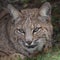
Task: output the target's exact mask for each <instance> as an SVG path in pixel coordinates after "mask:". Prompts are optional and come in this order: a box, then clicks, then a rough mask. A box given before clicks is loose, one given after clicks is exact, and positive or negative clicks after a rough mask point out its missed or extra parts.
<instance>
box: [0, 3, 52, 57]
mask: <svg viewBox="0 0 60 60" xmlns="http://www.w3.org/2000/svg"><path fill="white" fill-rule="evenodd" d="M8 10H9V11H10V14H11V16H12V17H11V18H10V20H8V19H7V20H5V21H4V22H1V24H0V28H1V29H0V32H1V35H0V43H1V44H0V46H1V49H0V50H1V51H2V52H4V53H6V54H7V55H10V54H14V53H16V52H17V53H20V54H22V55H24V56H28V57H32V56H34V55H35V54H36V53H38V52H41V51H42V50H43V51H44V50H46V49H49V48H50V47H52V43H51V42H52V34H53V27H52V24H51V5H50V4H49V3H48V2H47V3H45V4H43V6H42V8H40V9H38V8H33V9H23V10H21V12H19V11H18V10H17V9H15V8H14V7H13V6H12V5H10V4H9V5H8ZM2 55H3V54H2Z"/></svg>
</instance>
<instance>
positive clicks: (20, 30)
mask: <svg viewBox="0 0 60 60" xmlns="http://www.w3.org/2000/svg"><path fill="white" fill-rule="evenodd" d="M17 31H18V32H19V33H24V34H25V31H24V30H23V29H17Z"/></svg>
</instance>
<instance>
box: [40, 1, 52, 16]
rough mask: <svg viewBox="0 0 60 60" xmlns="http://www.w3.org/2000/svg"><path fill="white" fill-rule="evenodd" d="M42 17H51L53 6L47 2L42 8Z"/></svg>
mask: <svg viewBox="0 0 60 60" xmlns="http://www.w3.org/2000/svg"><path fill="white" fill-rule="evenodd" d="M40 15H41V16H50V15H51V5H50V3H49V2H46V3H44V4H43V5H42V7H41V8H40Z"/></svg>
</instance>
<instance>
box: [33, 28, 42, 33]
mask: <svg viewBox="0 0 60 60" xmlns="http://www.w3.org/2000/svg"><path fill="white" fill-rule="evenodd" d="M40 28H41V27H36V28H35V29H34V30H33V33H35V32H37V31H38V30H39V29H40Z"/></svg>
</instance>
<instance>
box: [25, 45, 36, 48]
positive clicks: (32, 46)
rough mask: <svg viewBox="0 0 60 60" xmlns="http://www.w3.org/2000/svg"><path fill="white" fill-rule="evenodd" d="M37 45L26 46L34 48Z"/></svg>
mask: <svg viewBox="0 0 60 60" xmlns="http://www.w3.org/2000/svg"><path fill="white" fill-rule="evenodd" d="M25 46H26V45H25ZM36 46H37V45H29V46H26V47H27V48H34V47H36Z"/></svg>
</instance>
